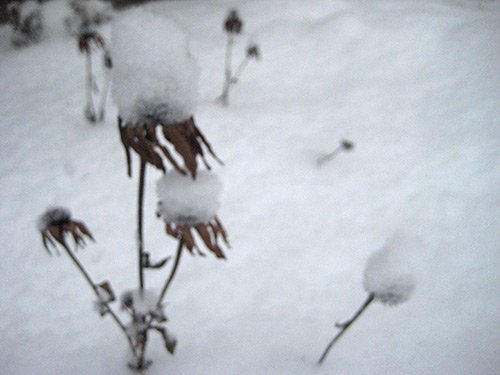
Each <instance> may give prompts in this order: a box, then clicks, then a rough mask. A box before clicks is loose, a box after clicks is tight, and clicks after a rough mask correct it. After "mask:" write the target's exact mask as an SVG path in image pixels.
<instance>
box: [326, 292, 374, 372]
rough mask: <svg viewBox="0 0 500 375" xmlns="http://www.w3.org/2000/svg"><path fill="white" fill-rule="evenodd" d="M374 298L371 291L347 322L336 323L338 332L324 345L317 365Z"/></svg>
mask: <svg viewBox="0 0 500 375" xmlns="http://www.w3.org/2000/svg"><path fill="white" fill-rule="evenodd" d="M374 298H375V296H374V295H373V293H371V294H370V295H369V296H368V298H366V300H365V301H364V302H363V304H362V305H361V306H360V307H359V309H358V311H356V313H355V314H354V316H353V317H352V318H351V319H349V320H348V321H347V322H344V323H342V324H337V327H340V328H341V329H340V331H339V333H337V335H336V336H335V337H334V338H333V339H332V341H330V343H329V344H328V346H327V347H326V349H325V351H324V352H323V354H322V355H321V358H320V359H319V361H318V365H320V364H321V363H323V361H324V360H325V358H326V356H327V354H328V352H329V351H330V349H331V348H332V347H333V345H334V344H335V343H336V342H337V341H338V340H339V339H340V337H342V335H343V334H344V332H345V331H346V330H347V329H348V328H349V327H350V326H351V324H352V323H354V322H355V321H356V319H358V318H359V316H360V315H361V314H362V313H363V311H365V310H366V308H367V307H368V306H369V305H370V303H372V302H373V299H374Z"/></svg>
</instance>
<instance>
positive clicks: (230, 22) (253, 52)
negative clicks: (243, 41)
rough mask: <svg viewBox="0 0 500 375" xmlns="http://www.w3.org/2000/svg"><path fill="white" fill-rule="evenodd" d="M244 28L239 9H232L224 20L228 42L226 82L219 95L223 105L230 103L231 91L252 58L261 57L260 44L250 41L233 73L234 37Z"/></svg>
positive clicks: (257, 58) (225, 69)
mask: <svg viewBox="0 0 500 375" xmlns="http://www.w3.org/2000/svg"><path fill="white" fill-rule="evenodd" d="M242 29H243V21H242V20H241V18H240V16H239V14H238V11H236V10H234V9H233V10H231V11H230V12H229V14H228V15H227V17H226V19H225V21H224V31H225V32H226V34H227V43H226V58H225V66H224V84H223V87H222V94H221V95H220V96H219V97H218V100H219V101H220V102H221V103H222V104H223V105H228V104H229V91H230V90H231V88H232V87H233V86H234V85H235V84H236V83H237V82H238V80H239V78H240V76H241V74H242V73H243V71H244V70H245V68H246V67H247V65H248V63H249V62H250V60H252V59H255V60H259V59H260V51H259V46H258V45H257V44H255V43H250V44H249V45H248V46H247V49H246V54H245V57H244V58H243V60H242V61H241V63H240V65H239V66H238V68H237V69H236V73H235V74H234V75H233V73H232V55H233V44H234V38H235V37H236V36H237V35H239V34H241V32H242Z"/></svg>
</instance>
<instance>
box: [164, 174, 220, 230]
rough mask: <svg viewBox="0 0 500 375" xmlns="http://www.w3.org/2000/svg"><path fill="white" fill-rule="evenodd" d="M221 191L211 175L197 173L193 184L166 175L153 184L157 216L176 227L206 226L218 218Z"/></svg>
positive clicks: (189, 180) (183, 177)
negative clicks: (156, 196)
mask: <svg viewBox="0 0 500 375" xmlns="http://www.w3.org/2000/svg"><path fill="white" fill-rule="evenodd" d="M221 191H222V183H221V181H220V180H219V178H218V177H217V176H216V175H215V174H213V173H211V172H207V171H200V172H198V175H197V177H196V180H193V179H192V178H191V177H190V176H186V175H182V174H180V173H179V172H177V171H171V172H168V173H166V174H165V175H164V176H163V177H162V178H161V179H160V180H159V181H158V182H157V184H156V192H157V195H158V209H157V211H158V215H159V216H161V217H162V218H163V219H164V220H165V221H166V222H167V223H175V224H178V225H197V224H204V223H208V222H210V221H211V220H213V219H214V218H215V216H216V214H217V210H218V209H219V205H220V203H219V196H220V194H221Z"/></svg>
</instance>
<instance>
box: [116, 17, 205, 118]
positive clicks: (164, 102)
mask: <svg viewBox="0 0 500 375" xmlns="http://www.w3.org/2000/svg"><path fill="white" fill-rule="evenodd" d="M111 39H112V41H111V55H112V58H113V89H112V94H113V98H114V100H115V102H116V104H117V106H118V111H119V114H120V116H121V117H122V118H123V120H124V121H125V123H128V124H131V123H132V124H134V123H140V122H145V121H147V122H148V123H149V122H151V121H154V122H161V123H163V124H171V123H178V122H181V121H185V120H187V119H188V118H189V117H191V116H192V115H193V113H194V110H195V106H196V102H197V97H198V92H197V86H198V80H199V68H198V65H197V63H196V61H195V60H194V58H193V57H192V56H191V54H190V53H189V48H188V39H187V36H186V34H185V33H184V32H183V31H182V30H181V29H180V28H179V27H178V26H177V24H176V23H174V22H173V21H171V20H169V19H167V18H163V17H161V16H157V15H154V14H151V13H148V12H147V11H145V10H143V9H140V8H138V9H134V10H131V11H128V12H125V13H124V14H123V15H122V16H121V17H120V18H119V19H117V20H116V21H115V22H114V24H113V31H112V38H111Z"/></svg>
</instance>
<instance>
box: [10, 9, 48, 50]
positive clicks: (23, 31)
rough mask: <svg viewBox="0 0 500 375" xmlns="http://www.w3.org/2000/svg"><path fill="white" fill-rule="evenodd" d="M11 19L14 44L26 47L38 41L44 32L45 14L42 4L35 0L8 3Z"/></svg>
mask: <svg viewBox="0 0 500 375" xmlns="http://www.w3.org/2000/svg"><path fill="white" fill-rule="evenodd" d="M7 11H8V13H9V21H10V23H11V24H12V28H13V30H14V33H13V36H12V44H13V45H14V46H16V47H24V46H28V45H30V44H33V43H38V42H39V41H40V39H41V38H42V33H43V15H42V7H41V5H40V4H39V3H38V2H37V1H34V0H29V1H25V2H19V1H14V2H11V3H10V4H9V5H8V8H7Z"/></svg>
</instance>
